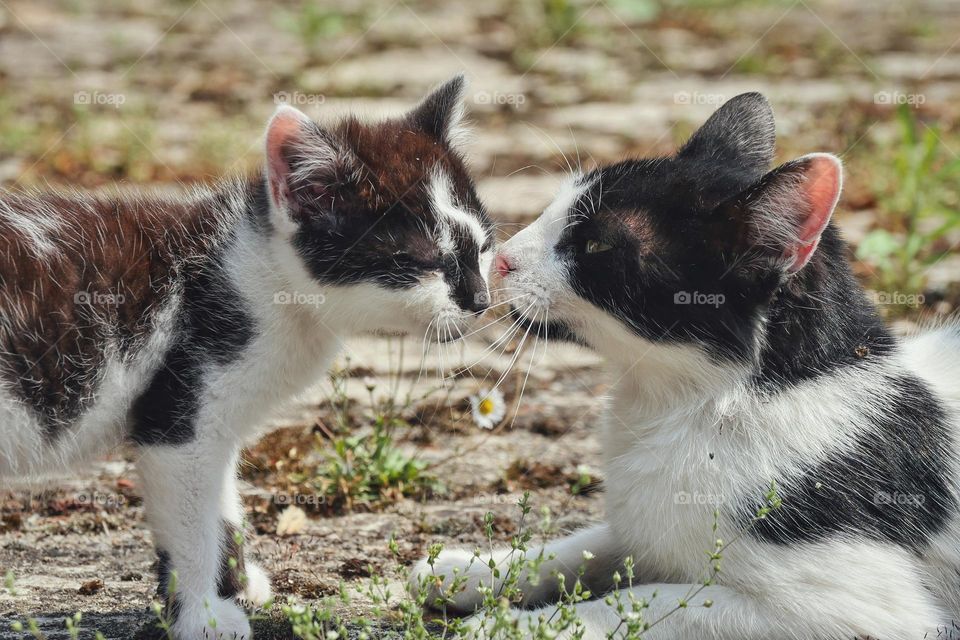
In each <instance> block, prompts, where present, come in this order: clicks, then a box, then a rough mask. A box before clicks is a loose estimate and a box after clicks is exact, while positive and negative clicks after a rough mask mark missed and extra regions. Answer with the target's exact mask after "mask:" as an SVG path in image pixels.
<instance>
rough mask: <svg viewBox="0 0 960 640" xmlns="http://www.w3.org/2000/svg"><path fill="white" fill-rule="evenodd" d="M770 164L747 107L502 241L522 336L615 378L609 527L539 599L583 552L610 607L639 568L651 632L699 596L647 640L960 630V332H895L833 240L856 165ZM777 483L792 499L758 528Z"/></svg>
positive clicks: (538, 590) (461, 599) (598, 634)
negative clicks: (716, 569) (585, 354)
mask: <svg viewBox="0 0 960 640" xmlns="http://www.w3.org/2000/svg"><path fill="white" fill-rule="evenodd" d="M772 158H773V117H772V113H771V111H770V108H769V106H768V105H767V103H766V101H765V100H763V98H762V97H760V96H758V95H756V94H747V95H744V96H740V97H738V98H735V99H733V100H731V101H730V102H729V103H728V104H726V105H724V106H723V107H722V108H721V109H720V110H719V111H718V112H717V113H716V114H715V115H714V116H713V117H712V118H711V120H710V121H709V122H708V123H707V124H705V125H704V127H703V128H701V129H700V131H698V132H697V133H696V134H695V135H694V136H693V138H692V139H691V140H690V141H689V142H688V143H687V145H685V146H684V148H683V149H682V150H681V151H680V153H679V154H678V156H677V157H676V158H661V159H656V160H641V161H627V162H623V163H620V164H617V165H613V166H610V167H602V168H600V169H597V170H595V171H594V172H592V173H590V174H588V175H586V176H577V177H575V178H574V179H572V180H571V181H570V183H569V184H568V186H567V187H566V188H565V189H564V190H562V191H561V193H560V195H559V196H558V197H557V199H556V200H555V201H554V203H553V204H551V205H550V206H549V207H548V208H547V209H546V211H545V212H544V214H543V215H542V216H541V217H540V218H539V219H538V220H537V221H536V222H535V223H534V224H533V225H531V226H530V227H528V228H527V229H524V230H523V231H521V232H520V233H518V234H517V235H516V236H514V237H513V238H512V239H511V240H509V241H508V242H507V243H506V244H505V245H504V246H503V247H502V249H501V253H500V254H499V255H498V257H497V269H498V271H499V272H500V273H501V274H502V275H503V276H504V284H505V290H506V292H507V294H508V295H509V297H510V298H515V297H520V301H519V302H517V303H516V308H525V309H530V311H527V312H525V313H524V315H525V317H526V318H527V321H528V322H533V323H534V324H536V323H538V322H540V321H542V320H543V319H544V318H546V317H548V318H549V323H550V325H549V327H548V328H549V329H550V330H551V331H553V332H554V333H556V334H557V335H565V336H574V337H575V338H576V339H578V340H579V341H581V342H583V343H585V344H587V345H589V346H591V347H593V348H594V349H596V350H597V351H599V352H600V353H601V354H603V355H604V357H605V358H606V359H607V361H608V367H609V371H610V374H611V376H612V379H611V382H612V386H611V389H610V402H609V405H608V408H607V412H606V414H605V416H604V420H603V433H602V441H603V448H604V451H605V454H604V458H605V486H606V492H607V496H606V511H607V514H606V522H605V523H604V524H601V525H599V526H596V527H593V528H589V529H586V530H583V531H580V532H577V533H575V534H574V535H572V536H570V537H569V538H565V539H562V540H558V541H556V542H554V543H551V544H548V545H547V546H546V547H545V550H546V553H547V554H555V556H556V557H555V559H553V560H551V561H548V562H546V563H544V564H543V565H542V566H541V567H540V570H539V576H540V581H539V582H538V583H536V584H527V583H526V582H525V581H522V584H521V587H522V589H523V591H524V603H525V604H526V605H528V606H531V605H537V604H541V605H542V604H544V603H549V602H551V601H554V602H555V601H556V598H557V597H558V594H557V588H558V583H557V580H556V579H555V578H553V575H554V574H556V573H557V572H559V573H561V574H564V575H565V578H566V584H567V588H569V587H570V585H571V584H572V582H573V581H574V580H575V579H576V571H577V569H578V567H580V566H581V565H583V564H584V555H583V552H584V551H590V552H592V553H593V554H594V556H595V558H594V559H593V560H591V561H589V562H587V563H586V571H587V573H586V575H585V578H584V581H585V583H586V584H587V586H588V587H590V588H591V590H592V592H593V593H595V594H600V593H603V592H605V591H607V590H609V589H610V588H611V587H612V582H611V577H612V575H613V574H614V572H615V571H617V570H618V569H619V570H620V573H621V575H623V569H622V562H623V560H624V558H625V557H626V556H632V557H633V558H634V560H635V562H636V573H637V578H636V579H635V580H634V585H640V586H635V587H633V588H632V589H631V592H632V595H633V596H635V597H636V598H638V599H646V600H648V601H649V608H648V609H647V610H645V611H644V612H643V615H644V620H645V621H647V622H648V623H653V622H655V621H658V620H659V619H660V618H662V617H663V616H664V615H665V614H667V613H668V612H669V611H671V610H672V609H674V608H675V607H677V605H678V602H680V601H681V600H682V599H685V598H690V596H691V594H694V593H696V597H695V598H693V599H692V600H691V601H690V602H689V603H688V606H686V607H685V608H683V609H681V610H679V611H677V612H676V613H675V614H673V615H671V616H669V617H667V618H666V619H664V620H663V621H662V622H659V623H657V624H656V625H655V626H653V628H651V629H650V630H649V631H648V632H646V633H645V634H644V635H643V637H644V638H657V639H660V638H669V639H676V640H681V639H682V640H686V639H688V638H703V639H706V638H713V639H716V640H749V639H756V640H761V639H763V640H766V639H769V638H797V639H801V638H802V639H804V640H811V639H817V640H820V639H824V640H827V639H830V640H833V639H849V638H854V637H871V638H880V639H897V640H901V639H902V640H907V639H915V640H920V639H921V638H923V637H924V635H925V634H927V637H937V634H938V632H944V633H945V631H944V630H945V629H948V628H950V626H951V625H952V624H954V623H958V622H960V500H958V496H960V456H958V451H960V447H958V442H960V330H958V329H957V328H944V329H940V330H938V331H934V332H930V333H926V334H924V335H922V336H919V337H916V338H913V339H909V340H898V339H896V338H895V337H893V336H892V335H891V334H890V333H889V331H888V330H887V329H886V328H885V327H884V326H883V323H882V322H881V320H880V318H879V316H878V315H877V313H876V310H875V309H874V308H873V306H872V305H871V304H870V302H869V301H868V300H867V299H866V296H865V295H864V292H863V290H862V289H861V288H860V286H859V285H858V284H857V282H856V280H855V279H854V277H853V275H852V273H851V269H850V267H849V264H848V262H847V257H846V255H847V253H846V252H847V249H846V246H845V244H844V243H843V241H842V240H841V239H840V237H839V234H838V233H837V231H836V229H835V228H834V227H833V226H832V225H830V224H829V219H830V215H831V214H832V212H833V209H834V206H835V204H836V201H837V198H838V197H839V192H840V185H841V169H840V163H839V161H838V160H837V159H836V158H834V157H832V156H828V155H826V154H812V155H809V156H804V157H803V158H800V159H798V160H795V161H793V162H789V163H786V164H785V165H782V166H781V167H778V168H777V169H775V170H774V171H771V172H769V173H768V172H767V169H768V166H769V163H770V162H771V160H772ZM547 314H549V315H547ZM541 328H542V327H541ZM771 482H776V483H777V487H778V494H779V497H780V498H781V499H782V505H781V506H780V507H779V508H778V509H775V510H773V511H772V512H771V513H769V514H768V515H767V516H766V517H765V518H764V519H760V520H754V518H755V516H756V514H757V513H758V509H759V508H760V507H762V506H763V505H764V498H763V496H764V495H765V494H766V493H767V491H768V490H769V488H770V484H771ZM714 510H717V513H718V521H717V524H718V529H717V531H716V532H713V531H712V530H711V526H712V524H713V521H714ZM717 538H719V539H722V540H723V541H725V542H729V543H730V544H729V546H725V547H724V548H723V551H722V556H723V560H722V564H721V570H720V573H719V574H718V575H717V576H716V578H715V580H714V581H713V583H712V584H711V585H710V586H707V587H705V588H704V589H703V590H700V591H698V587H700V586H702V584H703V581H704V579H706V578H708V577H710V569H711V565H710V563H709V562H708V559H707V555H706V554H705V552H707V551H712V550H713V549H714V543H715V540H716V539H717ZM508 553H509V551H506V550H505V551H504V552H500V553H495V554H494V555H495V556H497V559H498V560H502V559H503V558H505V557H507V555H508ZM531 553H532V555H533V556H534V557H535V556H537V555H538V554H539V553H540V550H533V551H532V552H531ZM470 556H471V553H469V552H464V551H459V552H458V551H451V552H445V553H443V554H441V555H440V557H439V559H438V561H437V564H436V567H435V572H436V574H438V575H443V576H446V577H447V580H448V581H449V579H450V578H451V577H452V573H453V570H454V568H456V567H459V568H460V569H461V570H465V571H467V572H468V575H469V576H470V580H469V581H468V583H467V586H466V589H465V590H464V591H463V592H461V593H459V594H455V595H453V596H452V598H453V600H454V607H455V608H457V609H459V610H461V611H465V612H470V611H472V610H473V608H474V607H475V606H476V605H477V604H478V602H479V601H480V596H479V594H478V593H477V591H476V585H477V584H478V583H479V581H481V580H483V581H484V583H485V584H490V580H491V578H490V570H489V569H488V568H487V567H486V565H485V564H484V562H482V561H476V562H474V563H473V564H472V566H470V568H469V569H466V567H467V565H468V564H469V563H470ZM430 572H431V569H430V567H429V566H427V565H426V564H421V565H419V566H418V568H417V571H416V572H415V575H416V576H417V578H418V579H420V578H423V577H424V576H426V575H428V574H429V573H430ZM447 584H449V582H447ZM654 594H656V595H655V597H654ZM707 601H710V603H711V606H709V607H705V606H703V605H704V603H705V602H707ZM624 602H625V603H626V602H628V601H627V600H626V598H624ZM629 608H630V607H629V604H627V609H628V611H629ZM576 609H577V613H578V614H579V615H580V616H581V617H582V619H583V621H584V623H585V626H586V635H585V637H587V638H605V637H606V634H607V633H609V632H611V631H613V630H614V629H615V628H617V627H618V623H619V622H620V617H619V616H618V615H617V614H616V612H615V611H614V610H613V609H612V608H611V607H610V606H608V605H607V604H605V603H604V602H603V600H595V601H591V602H586V603H582V604H579V605H577V606H576ZM552 610H553V608H552V607H547V608H545V609H541V610H537V609H534V610H532V611H529V612H524V613H520V612H518V613H517V616H518V617H520V618H521V625H524V626H525V625H526V624H527V623H528V622H530V621H535V620H536V619H537V617H538V616H539V615H541V614H543V613H546V615H547V616H548V617H549V616H550V613H551V612H552Z"/></svg>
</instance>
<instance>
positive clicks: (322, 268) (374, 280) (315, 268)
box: [266, 76, 494, 340]
mask: <svg viewBox="0 0 960 640" xmlns="http://www.w3.org/2000/svg"><path fill="white" fill-rule="evenodd" d="M464 87H465V82H464V79H463V77H462V76H458V77H456V78H454V79H453V80H450V81H449V82H447V83H446V84H444V85H443V86H441V87H439V88H438V89H436V90H435V91H434V92H432V93H431V94H430V95H428V96H427V97H426V98H425V99H424V100H423V101H422V102H421V103H420V104H419V105H418V106H417V107H416V108H414V109H413V110H412V111H411V112H409V113H407V114H405V115H403V116H400V117H397V118H392V119H386V120H382V121H379V122H362V121H360V120H358V119H356V118H353V117H350V118H346V119H344V120H342V121H340V122H339V123H337V124H334V125H331V126H321V125H320V124H318V123H316V122H314V121H312V120H311V119H309V118H308V117H307V116H305V115H304V114H302V113H301V112H300V111H298V110H296V109H294V108H291V107H287V106H283V107H280V108H279V109H278V110H277V112H276V114H274V116H273V118H272V119H271V121H270V124H269V126H268V129H267V143H266V147H267V149H266V151H267V170H266V183H267V191H268V198H269V200H270V206H269V208H270V211H271V215H270V220H271V225H272V227H273V233H274V235H275V237H276V238H277V240H278V242H279V243H280V246H281V249H285V251H286V258H287V259H286V261H285V262H286V263H287V264H285V265H284V268H285V270H286V271H287V272H288V273H287V276H288V278H289V279H290V280H291V281H292V286H294V288H299V287H302V288H305V289H308V290H310V291H311V292H312V293H317V294H322V296H323V297H322V298H310V299H311V300H316V299H320V300H324V301H325V304H329V305H331V307H329V308H331V309H332V308H334V307H335V308H336V313H338V314H346V315H347V316H348V320H347V321H348V322H351V323H354V324H353V328H354V329H356V330H358V331H374V332H385V333H411V332H413V333H418V334H423V333H424V332H425V331H426V330H427V329H428V325H430V324H431V323H432V324H433V326H434V327H435V328H436V329H435V331H433V332H431V333H430V336H428V337H436V338H439V339H440V340H446V339H452V338H455V337H457V336H458V335H459V333H460V332H462V331H463V330H464V328H465V327H466V326H467V324H468V323H469V321H470V319H472V318H473V317H475V316H477V315H479V314H480V313H482V312H483V311H484V309H486V307H487V306H488V300H489V292H488V284H487V281H488V273H489V266H490V261H491V259H492V255H493V243H494V238H493V235H494V234H493V228H492V225H491V223H490V220H489V218H488V217H487V214H486V212H485V211H484V208H483V204H482V203H481V202H480V200H479V199H478V198H477V195H476V192H475V189H474V185H473V181H472V180H471V178H470V175H469V173H468V172H467V168H466V167H465V165H464V161H463V158H462V156H461V155H460V153H459V151H458V149H457V147H456V144H457V137H458V135H459V127H460V120H461V118H462V116H463V90H464ZM351 310H352V311H353V312H351Z"/></svg>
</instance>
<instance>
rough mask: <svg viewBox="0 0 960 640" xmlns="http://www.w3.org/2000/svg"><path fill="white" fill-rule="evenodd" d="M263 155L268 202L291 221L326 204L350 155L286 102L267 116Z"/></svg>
mask: <svg viewBox="0 0 960 640" xmlns="http://www.w3.org/2000/svg"><path fill="white" fill-rule="evenodd" d="M266 155H267V171H266V174H267V175H266V179H267V188H268V189H269V191H270V201H271V203H272V204H273V208H274V209H275V210H276V211H277V212H279V213H280V214H281V215H284V214H285V215H286V218H287V219H293V221H299V220H301V219H302V218H303V217H304V216H306V215H309V214H310V213H311V212H313V211H314V210H317V209H323V208H324V206H327V205H328V204H329V202H330V201H331V200H332V198H333V195H334V193H335V189H336V187H337V185H338V184H339V183H340V182H341V180H342V178H341V176H342V175H343V173H344V171H345V170H347V169H349V167H350V165H351V158H352V156H351V154H350V153H349V151H347V150H346V149H345V148H344V147H343V145H341V144H340V143H339V142H338V141H337V140H336V139H335V137H334V136H333V135H332V134H330V133H328V132H326V131H324V130H323V129H321V128H320V126H319V125H318V124H317V123H315V122H314V121H313V120H311V119H310V118H308V117H307V116H306V115H305V114H304V113H302V112H301V111H299V110H298V109H295V108H293V107H291V106H288V105H281V106H280V107H278V108H277V110H276V112H275V113H274V114H273V117H272V118H270V122H269V124H268V125H267V144H266Z"/></svg>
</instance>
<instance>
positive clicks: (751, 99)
mask: <svg viewBox="0 0 960 640" xmlns="http://www.w3.org/2000/svg"><path fill="white" fill-rule="evenodd" d="M775 143H776V129H775V125H774V121H773V109H771V108H770V103H769V102H767V99H766V98H764V97H763V95H761V94H759V93H743V94H740V95H738V96H736V97H734V98H731V99H730V100H728V101H727V102H725V103H724V104H723V106H721V107H720V108H719V109H717V110H716V111H715V112H714V113H713V115H712V116H710V118H709V119H708V120H707V121H706V122H705V123H704V124H703V126H702V127H700V128H699V129H697V131H696V132H695V133H694V134H693V135H692V136H691V137H690V139H689V140H687V143H686V144H684V145H683V147H682V148H681V149H680V152H679V153H678V154H677V156H678V157H679V158H685V159H699V160H705V161H710V162H715V163H717V165H719V166H726V167H738V168H740V169H743V170H746V171H752V172H755V174H756V175H757V176H759V175H761V174H762V173H763V172H765V171H766V170H767V169H768V168H769V167H770V163H771V162H773V153H774V145H775Z"/></svg>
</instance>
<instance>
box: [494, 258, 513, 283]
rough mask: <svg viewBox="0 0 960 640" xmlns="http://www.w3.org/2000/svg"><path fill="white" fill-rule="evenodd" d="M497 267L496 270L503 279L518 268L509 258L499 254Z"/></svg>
mask: <svg viewBox="0 0 960 640" xmlns="http://www.w3.org/2000/svg"><path fill="white" fill-rule="evenodd" d="M495 265H496V269H497V274H498V275H499V276H500V277H501V278H504V277H506V275H507V274H508V273H510V272H511V271H513V270H514V269H516V267H515V266H514V265H513V263H512V262H510V259H509V258H507V256H505V255H503V254H502V253H498V254H497V259H496V262H495Z"/></svg>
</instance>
